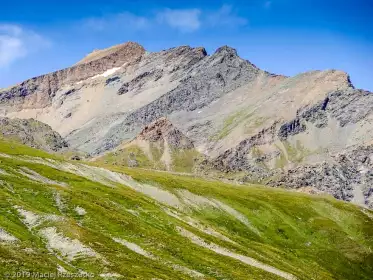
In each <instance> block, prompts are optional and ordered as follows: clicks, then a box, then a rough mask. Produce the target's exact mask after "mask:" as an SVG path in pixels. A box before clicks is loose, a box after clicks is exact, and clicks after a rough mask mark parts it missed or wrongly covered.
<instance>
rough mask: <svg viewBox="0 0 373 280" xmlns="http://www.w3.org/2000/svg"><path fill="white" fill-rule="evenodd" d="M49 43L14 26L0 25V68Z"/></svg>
mask: <svg viewBox="0 0 373 280" xmlns="http://www.w3.org/2000/svg"><path fill="white" fill-rule="evenodd" d="M49 45H50V43H49V42H48V41H47V40H46V39H44V38H43V37H42V36H40V35H39V34H37V33H35V32H34V31H31V30H27V29H24V28H22V27H21V26H19V25H14V24H0V68H4V67H7V66H9V65H10V64H12V63H13V62H14V61H16V60H18V59H21V58H23V57H25V56H27V55H28V54H30V53H32V52H35V51H38V50H40V49H42V48H44V47H47V46H49Z"/></svg>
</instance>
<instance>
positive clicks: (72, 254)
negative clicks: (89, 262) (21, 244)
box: [39, 227, 98, 261]
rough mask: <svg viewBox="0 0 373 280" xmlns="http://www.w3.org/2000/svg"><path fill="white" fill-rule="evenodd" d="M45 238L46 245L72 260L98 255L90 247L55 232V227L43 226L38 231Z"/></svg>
mask: <svg viewBox="0 0 373 280" xmlns="http://www.w3.org/2000/svg"><path fill="white" fill-rule="evenodd" d="M39 232H40V234H41V235H42V236H43V237H44V238H45V239H46V240H47V242H48V247H49V248H50V249H52V250H56V251H59V252H60V253H61V255H62V256H64V257H66V258H67V259H68V260H69V261H72V260H74V259H76V258H78V257H81V256H85V257H98V254H97V253H96V252H95V251H94V250H92V249H91V248H89V247H87V246H84V245H83V244H82V243H81V242H80V241H79V240H77V239H70V238H68V237H65V236H63V235H62V234H61V233H58V232H57V229H56V228H55V227H48V228H44V229H42V230H40V231H39Z"/></svg>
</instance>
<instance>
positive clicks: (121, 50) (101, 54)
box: [76, 42, 145, 65]
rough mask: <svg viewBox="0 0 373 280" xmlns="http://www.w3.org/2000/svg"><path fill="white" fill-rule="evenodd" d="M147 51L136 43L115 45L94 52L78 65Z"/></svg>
mask: <svg viewBox="0 0 373 280" xmlns="http://www.w3.org/2000/svg"><path fill="white" fill-rule="evenodd" d="M144 52H145V49H144V47H143V46H141V45H140V44H138V43H136V42H126V43H123V44H119V45H115V46H112V47H109V48H106V49H102V50H97V49H96V50H93V51H92V52H91V53H89V54H88V55H87V56H85V57H84V58H83V59H82V60H80V61H79V62H78V63H77V64H76V65H79V64H86V63H89V62H92V61H95V60H98V59H102V58H105V57H110V56H123V55H124V56H127V55H128V54H132V53H144Z"/></svg>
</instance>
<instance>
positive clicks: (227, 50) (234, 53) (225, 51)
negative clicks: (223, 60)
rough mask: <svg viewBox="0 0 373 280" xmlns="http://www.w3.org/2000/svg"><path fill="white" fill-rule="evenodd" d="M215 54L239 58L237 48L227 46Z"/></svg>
mask: <svg viewBox="0 0 373 280" xmlns="http://www.w3.org/2000/svg"><path fill="white" fill-rule="evenodd" d="M215 54H224V55H230V56H238V54H237V50H236V49H235V48H232V47H230V46H227V45H225V46H222V47H220V48H218V49H217V50H216V51H215Z"/></svg>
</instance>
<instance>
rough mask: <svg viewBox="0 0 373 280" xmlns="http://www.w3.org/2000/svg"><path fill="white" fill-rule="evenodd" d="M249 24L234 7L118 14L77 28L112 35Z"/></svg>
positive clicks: (91, 21) (100, 18)
mask: <svg viewBox="0 0 373 280" xmlns="http://www.w3.org/2000/svg"><path fill="white" fill-rule="evenodd" d="M247 22H248V21H247V19H246V18H243V17H240V16H238V15H237V14H236V13H235V11H234V9H233V8H232V6H229V5H223V6H222V7H221V8H220V9H218V10H213V11H207V10H201V9H198V8H194V9H170V8H164V9H161V10H158V11H156V12H155V14H153V15H149V16H143V15H136V14H133V13H130V12H127V11H124V12H121V13H118V14H108V15H104V16H102V17H92V18H87V19H83V20H82V22H80V23H79V24H78V25H79V28H80V27H83V28H84V30H90V31H92V30H93V31H99V32H104V31H105V32H110V31H116V30H118V29H119V30H121V31H124V32H131V31H139V30H151V29H152V28H159V27H168V28H172V29H175V30H178V31H180V32H194V31H197V30H199V29H202V28H205V29H209V28H215V27H220V26H226V27H237V26H243V25H246V24H247Z"/></svg>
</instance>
